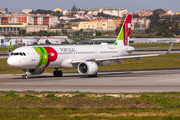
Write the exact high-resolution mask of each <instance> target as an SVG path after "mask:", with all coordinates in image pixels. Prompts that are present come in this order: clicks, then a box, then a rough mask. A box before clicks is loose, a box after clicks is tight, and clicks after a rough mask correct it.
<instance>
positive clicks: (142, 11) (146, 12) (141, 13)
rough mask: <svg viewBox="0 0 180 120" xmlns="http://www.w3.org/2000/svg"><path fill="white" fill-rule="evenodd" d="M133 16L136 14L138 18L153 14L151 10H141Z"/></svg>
mask: <svg viewBox="0 0 180 120" xmlns="http://www.w3.org/2000/svg"><path fill="white" fill-rule="evenodd" d="M135 14H138V15H139V16H140V17H141V16H150V15H152V14H153V11H152V10H144V9H142V10H141V11H135Z"/></svg>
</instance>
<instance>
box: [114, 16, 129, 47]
mask: <svg viewBox="0 0 180 120" xmlns="http://www.w3.org/2000/svg"><path fill="white" fill-rule="evenodd" d="M131 20H132V15H131V14H128V15H127V17H126V20H125V21H124V24H123V26H122V28H121V31H120V33H119V35H118V37H117V40H116V42H115V43H114V45H121V46H129V37H130V31H131Z"/></svg>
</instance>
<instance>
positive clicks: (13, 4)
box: [0, 0, 180, 13]
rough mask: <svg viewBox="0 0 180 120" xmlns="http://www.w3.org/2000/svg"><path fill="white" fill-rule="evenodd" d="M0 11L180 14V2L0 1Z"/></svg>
mask: <svg viewBox="0 0 180 120" xmlns="http://www.w3.org/2000/svg"><path fill="white" fill-rule="evenodd" d="M0 1H1V2H0V9H5V8H8V10H9V12H12V11H16V12H18V13H20V12H21V10H22V9H33V10H37V9H44V10H54V9H55V8H61V9H62V10H66V9H67V8H68V9H71V8H72V6H73V5H74V4H75V5H76V8H81V9H86V8H125V9H127V10H128V12H134V11H141V10H142V9H145V10H155V9H159V8H161V9H163V10H172V11H173V12H180V0H0Z"/></svg>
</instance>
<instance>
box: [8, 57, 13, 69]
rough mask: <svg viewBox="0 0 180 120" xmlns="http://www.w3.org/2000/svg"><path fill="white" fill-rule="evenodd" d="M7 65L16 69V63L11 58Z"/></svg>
mask: <svg viewBox="0 0 180 120" xmlns="http://www.w3.org/2000/svg"><path fill="white" fill-rule="evenodd" d="M7 64H8V65H9V66H11V67H15V62H14V60H13V59H12V58H11V57H9V58H8V59H7Z"/></svg>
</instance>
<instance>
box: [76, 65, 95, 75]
mask: <svg viewBox="0 0 180 120" xmlns="http://www.w3.org/2000/svg"><path fill="white" fill-rule="evenodd" d="M77 69H78V72H79V73H80V74H82V75H95V74H96V73H97V71H98V65H97V63H96V62H81V63H79V65H78V67H77Z"/></svg>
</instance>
